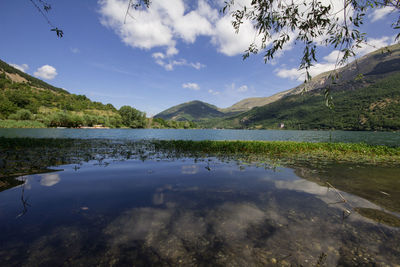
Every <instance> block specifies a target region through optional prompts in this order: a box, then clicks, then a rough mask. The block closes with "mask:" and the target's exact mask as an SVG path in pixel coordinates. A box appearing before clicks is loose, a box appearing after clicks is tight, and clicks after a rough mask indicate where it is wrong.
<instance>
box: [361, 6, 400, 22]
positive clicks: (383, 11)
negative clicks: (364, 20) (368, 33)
mask: <svg viewBox="0 0 400 267" xmlns="http://www.w3.org/2000/svg"><path fill="white" fill-rule="evenodd" d="M394 11H395V8H393V7H389V6H386V7H382V8H375V9H374V11H373V12H372V13H371V14H369V15H368V18H370V19H371V22H375V21H378V20H381V19H383V18H385V16H386V15H388V14H389V13H392V12H394Z"/></svg>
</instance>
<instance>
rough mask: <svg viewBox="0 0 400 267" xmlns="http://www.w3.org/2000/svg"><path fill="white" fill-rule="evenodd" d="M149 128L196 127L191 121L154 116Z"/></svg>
mask: <svg viewBox="0 0 400 267" xmlns="http://www.w3.org/2000/svg"><path fill="white" fill-rule="evenodd" d="M151 128H156V129H170V128H172V129H192V128H197V124H196V123H194V122H192V121H175V120H164V119H162V118H154V119H152V121H151Z"/></svg>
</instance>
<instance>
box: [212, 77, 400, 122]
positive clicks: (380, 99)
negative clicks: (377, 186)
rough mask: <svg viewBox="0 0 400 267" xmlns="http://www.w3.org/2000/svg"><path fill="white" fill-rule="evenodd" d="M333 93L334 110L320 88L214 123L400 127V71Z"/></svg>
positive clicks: (333, 90)
mask: <svg viewBox="0 0 400 267" xmlns="http://www.w3.org/2000/svg"><path fill="white" fill-rule="evenodd" d="M369 82H371V81H369ZM332 96H333V99H334V105H335V107H334V109H332V110H330V109H328V108H327V107H326V106H325V104H324V91H323V89H319V90H314V91H312V92H308V93H307V94H303V95H290V96H287V97H284V98H282V99H280V100H278V101H276V102H274V103H271V104H268V105H265V106H262V107H256V108H254V109H252V110H250V111H248V112H244V113H241V114H240V115H237V116H235V117H231V118H228V119H224V120H220V121H218V122H214V125H213V126H214V127H221V128H250V129H274V128H279V127H280V124H281V123H283V124H284V128H285V129H331V128H334V129H343V130H400V72H396V73H393V74H391V75H389V76H387V77H385V78H381V79H379V80H378V81H376V82H374V83H373V84H372V85H369V86H365V87H361V88H355V89H353V90H352V89H349V88H348V87H346V88H343V87H338V86H337V87H335V88H334V89H332Z"/></svg>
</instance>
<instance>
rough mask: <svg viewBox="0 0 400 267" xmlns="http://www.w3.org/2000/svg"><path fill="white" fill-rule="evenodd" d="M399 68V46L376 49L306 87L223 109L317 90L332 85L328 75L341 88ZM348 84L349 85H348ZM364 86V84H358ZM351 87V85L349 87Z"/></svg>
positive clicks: (245, 108)
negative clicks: (364, 77) (364, 78)
mask: <svg viewBox="0 0 400 267" xmlns="http://www.w3.org/2000/svg"><path fill="white" fill-rule="evenodd" d="M399 68H400V44H395V45H392V46H389V47H385V48H382V49H378V50H376V51H374V52H372V53H369V54H367V55H365V56H363V57H361V58H359V59H358V60H356V61H353V62H352V63H350V64H348V65H346V66H344V67H342V68H339V69H337V70H336V71H327V72H324V73H321V74H319V75H317V76H315V77H314V78H313V79H312V80H311V81H310V82H309V83H308V84H307V85H305V84H301V85H299V86H297V87H295V88H292V89H289V90H286V91H283V92H280V93H277V94H274V95H272V96H269V97H254V98H246V99H243V100H241V101H239V102H237V103H235V104H233V105H232V106H231V107H228V108H226V109H223V111H224V112H235V111H248V110H250V109H252V108H254V107H260V106H264V105H267V104H270V103H272V102H275V101H277V100H279V99H281V98H282V97H284V96H288V95H294V94H300V93H303V92H305V91H312V90H318V89H321V88H326V87H327V86H331V85H332V79H331V77H330V75H334V74H337V76H338V77H337V79H336V80H335V84H337V85H340V86H342V87H346V86H349V85H350V84H352V82H353V81H354V80H355V79H356V77H357V76H359V75H360V74H362V75H366V76H368V75H381V76H382V75H385V74H386V73H389V72H391V71H393V70H396V69H399ZM349 82H350V83H349ZM359 85H360V86H365V85H366V84H365V83H364V84H362V83H360V84H359ZM351 86H352V85H351Z"/></svg>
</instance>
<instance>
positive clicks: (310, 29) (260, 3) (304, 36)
mask: <svg viewBox="0 0 400 267" xmlns="http://www.w3.org/2000/svg"><path fill="white" fill-rule="evenodd" d="M225 3H226V6H225V7H224V9H223V11H224V12H225V11H227V10H232V11H231V13H230V14H231V16H232V18H233V22H232V25H233V27H234V28H235V30H236V31H237V32H238V31H239V30H240V27H241V25H242V24H243V23H244V21H245V20H248V21H250V22H251V23H252V24H253V26H254V28H255V29H256V31H257V33H258V35H259V36H260V37H261V38H260V39H261V41H260V42H259V40H258V39H257V38H255V40H254V41H253V42H252V43H250V44H249V48H248V49H247V50H246V51H245V53H244V55H243V58H244V59H245V58H247V57H249V56H250V54H257V53H258V52H260V51H264V50H265V54H264V60H265V62H267V61H269V60H272V59H273V58H274V56H275V55H276V54H277V53H279V52H280V51H281V50H282V49H284V48H285V45H287V44H289V43H290V42H292V41H293V40H294V41H295V43H296V44H303V46H304V50H303V54H302V58H301V62H300V69H305V71H306V74H307V75H306V81H309V80H310V79H311V76H310V74H309V72H308V70H309V68H310V67H311V66H312V65H313V64H314V62H317V57H316V51H317V45H318V44H319V43H322V44H325V45H330V46H332V47H333V48H335V49H339V50H340V51H341V52H342V55H341V57H340V58H338V62H337V64H339V65H341V64H343V63H345V62H346V61H347V59H349V58H350V57H352V56H354V55H355V50H356V49H357V48H358V47H360V44H362V43H365V42H366V36H365V34H364V33H361V32H360V31H359V27H360V26H361V25H362V24H363V21H364V17H365V13H366V12H367V10H368V9H372V8H381V7H385V6H391V7H393V8H394V9H396V12H398V11H399V9H400V4H399V3H400V2H399V1H397V0H384V1H383V0H366V1H353V0H343V5H342V8H340V9H339V10H335V8H337V7H335V6H333V4H332V2H329V1H328V2H321V1H307V0H303V1H300V2H299V1H278V0H253V1H251V3H250V5H249V6H246V5H244V6H240V7H238V5H235V0H229V1H227V2H225ZM392 27H393V28H395V29H398V28H399V27H400V17H399V19H398V20H397V21H396V22H394V23H393V25H392ZM397 37H399V35H398V36H397ZM251 41H252V40H249V42H251Z"/></svg>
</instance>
